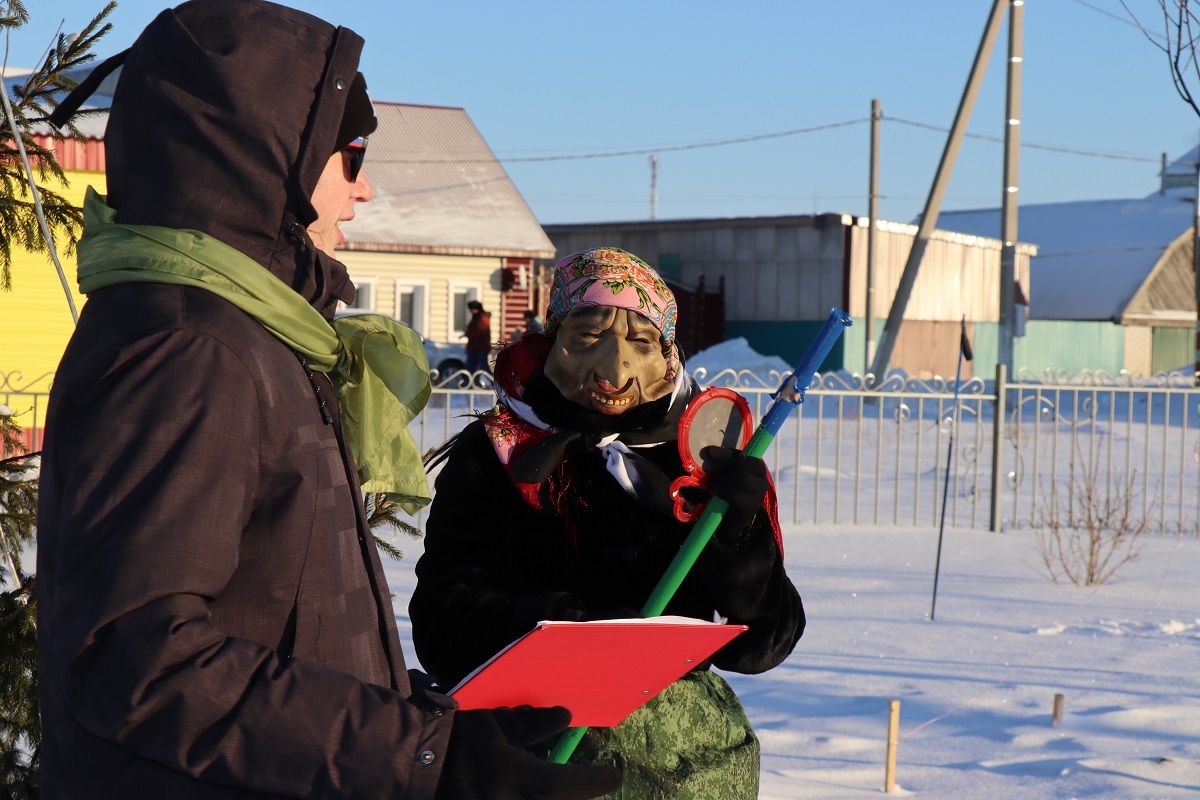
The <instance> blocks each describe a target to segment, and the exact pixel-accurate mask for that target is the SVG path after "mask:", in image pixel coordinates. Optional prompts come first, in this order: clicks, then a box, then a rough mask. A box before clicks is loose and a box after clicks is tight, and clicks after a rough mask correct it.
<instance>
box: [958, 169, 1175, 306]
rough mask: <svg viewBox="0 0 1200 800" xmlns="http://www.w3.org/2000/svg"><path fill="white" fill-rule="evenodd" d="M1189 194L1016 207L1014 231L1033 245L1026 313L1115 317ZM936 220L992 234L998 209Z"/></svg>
mask: <svg viewBox="0 0 1200 800" xmlns="http://www.w3.org/2000/svg"><path fill="white" fill-rule="evenodd" d="M1189 194H1190V191H1182V192H1181V191H1179V190H1174V191H1168V192H1167V193H1166V194H1163V195H1159V194H1152V195H1150V196H1148V197H1145V198H1141V199H1130V200H1077V201H1074V202H1066V203H1035V204H1030V205H1023V206H1021V207H1020V208H1019V209H1018V231H1019V233H1020V236H1021V238H1022V239H1025V240H1028V241H1032V242H1035V243H1036V244H1037V245H1038V247H1039V248H1040V251H1039V253H1038V257H1037V259H1036V260H1035V261H1034V262H1032V263H1031V265H1030V278H1029V281H1030V290H1031V293H1032V295H1033V305H1032V306H1030V309H1029V310H1030V316H1031V317H1032V318H1033V319H1063V320H1114V321H1119V320H1120V318H1121V315H1122V313H1123V312H1124V310H1125V307H1126V306H1127V305H1128V304H1129V301H1130V300H1132V299H1133V297H1134V295H1135V294H1137V291H1138V289H1139V288H1140V287H1141V285H1142V284H1143V283H1144V282H1145V281H1146V279H1147V278H1149V276H1150V273H1151V271H1152V270H1153V269H1154V265H1155V264H1157V263H1158V262H1159V260H1160V259H1161V258H1162V257H1163V255H1164V254H1165V253H1166V251H1167V249H1168V248H1169V247H1170V246H1171V244H1172V242H1174V241H1175V240H1176V239H1177V238H1178V237H1179V235H1180V234H1182V233H1183V232H1184V231H1186V230H1187V229H1188V227H1189V226H1190V225H1191V223H1192V214H1193V208H1192V203H1191V202H1190V201H1191V199H1192V198H1191V197H1190V196H1189ZM938 223H939V224H942V225H945V226H946V227H947V228H952V229H954V230H959V231H964V232H967V233H973V234H978V235H983V236H994V235H995V234H996V233H997V232H999V230H1000V210H999V209H995V208H990V209H978V210H972V211H943V212H942V214H941V216H940V217H938Z"/></svg>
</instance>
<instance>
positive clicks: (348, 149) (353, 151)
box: [342, 136, 367, 183]
mask: <svg viewBox="0 0 1200 800" xmlns="http://www.w3.org/2000/svg"><path fill="white" fill-rule="evenodd" d="M342 152H343V153H345V154H346V155H347V156H349V157H350V182H351V183H353V182H354V181H356V180H358V173H360V172H362V168H363V162H364V161H365V160H366V159H367V137H366V136H359V137H358V138H357V139H353V140H352V141H351V142H350V143H349V144H348V145H346V146H345V147H344V148H342Z"/></svg>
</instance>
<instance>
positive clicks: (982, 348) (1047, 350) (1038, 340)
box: [725, 317, 1191, 379]
mask: <svg viewBox="0 0 1200 800" xmlns="http://www.w3.org/2000/svg"><path fill="white" fill-rule="evenodd" d="M863 323H864V321H863V319H862V318H858V317H856V318H855V320H854V325H853V326H852V327H850V328H849V329H848V330H847V331H846V332H845V333H844V334H842V338H841V339H840V340H839V341H838V343H837V344H836V345H835V346H834V348H833V352H831V353H830V355H829V358H827V359H826V360H825V363H824V364H823V365H822V366H821V369H822V371H825V370H830V369H845V370H847V371H850V372H859V373H861V372H864V371H865V369H866V367H865V365H864V364H863V340H864V339H865V337H866V329H865V326H864V324H863ZM883 323H884V321H883V320H882V319H877V320H875V337H876V341H878V340H879V335H880V334H881V333H882V331H883ZM821 324H822V323H821V322H811V321H800V322H758V321H738V320H729V321H726V323H725V336H726V338H728V339H732V338H734V337H737V336H743V337H745V338H746V341H747V342H749V344H750V346H751V347H753V348H754V349H755V350H757V351H758V352H760V353H764V354H770V355H777V356H779V357H780V358H783V359H784V360H785V361H787V362H788V363H789V364H795V363H796V362H797V361H799V360H800V358H801V357H802V356H803V355H804V351H805V349H806V348H807V347H808V345H809V343H810V342H811V341H812V340H813V337H814V336H816V334H817V331H819V330H820V329H821ZM1160 331H1162V335H1161V337H1160ZM1154 333H1155V339H1154V359H1155V360H1154V364H1155V369H1156V370H1158V369H1177V368H1178V367H1180V366H1182V365H1183V364H1185V363H1187V359H1189V358H1191V349H1190V348H1191V343H1190V340H1187V341H1184V338H1185V337H1190V335H1191V331H1188V330H1187V329H1184V328H1180V329H1165V328H1163V329H1156V330H1155V332H1154ZM998 340H999V325H998V324H997V323H995V322H976V323H975V325H974V338H973V340H972V341H971V347H972V349H973V350H974V351H975V363H974V365H973V368H972V369H969V370H965V371H966V372H967V373H969V374H973V375H977V376H979V377H981V378H985V379H990V378H992V377H994V376H995V374H996V355H997V344H998ZM1160 340H1161V345H1160ZM953 346H954V342H949V343H947V347H953ZM1160 352H1161V356H1160ZM1013 356H1014V358H1013V360H1014V361H1015V365H1016V369H1017V370H1018V371H1019V370H1021V369H1022V368H1025V369H1029V370H1032V371H1033V372H1034V374H1035V375H1039V376H1040V375H1041V374H1042V372H1043V371H1044V370H1045V369H1047V368H1050V369H1056V370H1065V371H1066V372H1067V374H1069V375H1074V374H1076V373H1078V372H1080V371H1081V370H1085V369H1088V370H1105V371H1108V372H1114V373H1115V372H1119V371H1120V370H1121V369H1122V368H1123V367H1124V364H1125V335H1124V331H1123V329H1122V328H1121V326H1120V325H1116V324H1114V323H1111V322H1069V321H1059V320H1030V321H1029V322H1028V323H1027V325H1026V329H1025V336H1022V337H1019V338H1017V339H1016V342H1015V345H1014V353H1013ZM1160 358H1161V359H1162V363H1163V364H1164V365H1166V364H1168V363H1169V362H1171V363H1173V362H1174V361H1179V363H1178V364H1173V365H1172V366H1160V365H1159V360H1160Z"/></svg>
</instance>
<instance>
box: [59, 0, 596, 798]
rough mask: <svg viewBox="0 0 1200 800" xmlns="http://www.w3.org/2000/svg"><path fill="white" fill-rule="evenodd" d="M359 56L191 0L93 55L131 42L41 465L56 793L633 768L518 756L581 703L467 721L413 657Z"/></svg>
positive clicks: (265, 15) (401, 441) (550, 778)
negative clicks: (384, 527)
mask: <svg viewBox="0 0 1200 800" xmlns="http://www.w3.org/2000/svg"><path fill="white" fill-rule="evenodd" d="M362 45H363V41H362V39H361V38H359V37H358V36H357V35H356V34H355V33H354V32H353V31H350V30H347V29H346V28H335V27H334V26H332V25H329V24H328V23H326V22H323V21H322V20H320V19H317V18H316V17H313V16H310V15H308V14H304V13H301V12H298V11H294V10H291V9H287V8H284V7H282V6H277V5H274V4H272V3H267V2H263V1H262V0H197V2H191V3H186V4H184V5H181V6H179V7H178V8H177V9H173V10H167V11H164V12H162V13H161V14H159V15H158V17H156V18H155V19H154V21H153V22H151V23H150V25H149V26H148V27H147V28H146V30H145V31H144V32H143V33H142V34H141V35H140V36H139V37H138V39H137V40H136V41H135V42H134V44H133V45H132V47H131V48H130V49H129V50H128V51H127V52H126V53H122V54H121V55H120V56H118V57H114V59H110V61H108V62H105V64H104V65H102V66H101V67H100V68H98V71H97V73H96V75H98V76H100V77H102V76H103V74H105V73H104V69H105V67H109V68H111V67H113V66H115V65H116V63H118V61H117V59H124V68H123V71H122V73H121V76H120V81H119V82H118V84H117V89H116V94H115V96H114V98H113V104H112V110H111V113H110V115H109V120H108V128H107V132H106V135H105V144H106V146H107V148H108V162H107V179H108V189H109V193H110V194H109V196H108V197H107V198H102V197H99V196H98V195H95V194H94V193H90V194H89V197H88V199H87V203H86V206H85V212H84V214H85V229H84V236H83V238H82V240H81V241H80V244H79V270H80V288H81V290H82V291H83V292H85V293H86V294H88V301H87V304H86V305H85V306H84V308H83V313H82V315H81V318H80V321H79V327H78V329H77V331H76V333H75V335H74V336H73V337H72V338H71V341H70V343H69V345H68V347H67V350H66V353H65V354H64V356H63V359H62V363H61V364H60V366H59V369H58V373H57V375H56V377H55V381H54V387H53V390H52V392H51V399H50V408H49V419H48V422H47V426H46V437H45V447H44V455H43V461H42V474H41V497H40V507H39V521H38V551H37V552H38V658H39V665H38V674H39V677H40V705H41V720H42V732H43V735H42V743H41V744H42V747H41V767H42V773H41V775H42V784H41V797H42V798H44V800H59V799H60V798H62V799H68V798H69V799H70V800H76V799H77V798H89V800H106V799H108V798H112V799H113V800H115V799H116V798H123V799H131V798H171V800H197V799H198V798H205V799H206V800H224V799H226V798H230V799H232V798H240V799H242V800H251V799H253V798H262V800H266V798H280V797H292V798H300V797H313V798H316V797H321V798H334V797H337V798H405V799H406V800H428V799H429V798H435V800H464V799H466V800H474V799H475V798H506V799H508V800H516V799H517V798H533V797H537V798H559V800H568V799H569V798H586V797H593V796H595V795H597V794H602V793H604V792H606V791H613V790H614V789H615V788H616V786H617V784H618V783H619V776H618V775H616V774H615V773H614V772H613V771H611V770H608V771H606V772H605V773H602V772H599V771H596V770H594V769H592V768H587V767H578V766H574V767H562V766H556V765H550V764H546V763H544V762H539V761H537V760H535V759H534V758H533V757H532V756H529V755H527V754H526V753H525V752H524V751H523V750H522V749H521V746H522V745H525V744H526V743H528V742H529V741H530V740H531V739H532V740H536V739H540V738H544V737H545V736H547V735H552V734H553V733H555V732H557V730H560V729H562V727H563V726H564V725H565V724H566V722H567V718H568V716H569V715H568V714H567V712H566V711H565V710H563V709H528V708H526V709H512V710H500V711H494V710H483V711H458V710H457V707H456V704H455V702H454V701H453V700H451V699H450V698H447V697H444V696H442V695H438V694H435V693H432V692H428V691H424V690H422V689H421V688H419V687H418V685H417V684H415V683H414V682H415V681H416V680H417V677H418V676H410V674H409V673H408V671H407V670H406V668H405V663H404V656H403V654H402V653H401V650H400V640H399V638H398V636H397V632H396V620H395V612H394V611H393V608H392V601H391V596H390V593H389V591H388V586H387V581H386V579H385V576H384V571H383V567H382V566H381V564H380V559H379V553H378V551H377V549H376V547H375V544H374V540H373V538H372V535H371V530H370V527H369V525H368V523H367V517H366V513H365V511H364V506H363V500H362V495H361V493H360V487H359V485H360V483H362V482H363V481H365V480H367V479H368V478H367V476H370V481H371V482H372V484H373V483H374V482H375V481H376V479H379V478H381V477H382V475H383V473H380V472H376V471H375V468H376V467H382V468H385V469H386V468H390V467H395V466H397V464H400V463H402V462H404V461H405V459H406V458H415V466H416V472H415V477H414V475H413V474H411V473H410V474H409V475H408V477H409V478H411V479H412V483H411V485H410V486H409V487H408V492H407V494H405V495H404V497H405V498H407V499H402V500H401V501H400V502H404V503H410V505H409V506H408V507H419V505H420V502H421V500H420V498H421V495H422V494H423V495H424V496H425V500H426V501H427V499H428V489H427V486H425V485H424V484H425V481H424V478H423V472H421V471H420V468H419V465H420V458H419V453H417V452H416V448H415V445H413V443H412V441H411V439H408V440H405V438H404V437H405V436H407V433H406V430H405V425H404V423H406V422H407V421H408V419H411V416H412V415H413V414H414V413H416V412H417V411H419V410H420V408H421V407H422V406H423V404H424V402H425V400H426V398H427V397H428V394H429V383H428V372H427V366H428V365H427V364H426V363H425V358H424V353H423V350H422V348H421V343H420V340H419V338H417V337H416V336H415V334H412V333H411V332H408V333H405V332H404V331H405V329H403V327H402V326H400V325H398V324H391V325H389V324H388V323H389V322H390V320H388V319H387V318H383V319H384V320H385V321H384V322H379V321H378V320H379V318H371V317H352V318H348V319H347V320H345V321H343V320H338V321H336V322H335V323H333V324H331V323H330V322H329V320H331V319H332V318H333V316H334V311H335V310H336V308H337V303H338V301H339V300H341V301H345V302H349V301H352V300H353V299H354V291H355V290H354V285H353V284H352V283H351V281H350V280H349V278H348V277H347V274H346V269H345V267H344V266H343V265H342V264H341V263H339V262H338V261H337V259H336V258H335V257H334V248H335V247H336V246H337V245H338V244H339V243H340V242H341V241H342V235H341V231H340V230H339V228H338V225H339V223H340V222H341V221H343V220H348V219H350V218H352V217H353V216H354V206H355V203H357V202H363V201H366V200H368V199H370V196H371V187H370V184H369V183H368V182H367V179H366V175H365V173H363V171H362V164H363V155H364V153H365V147H366V141H365V137H366V136H367V135H369V134H370V133H371V132H372V131H373V130H374V128H375V125H376V120H375V116H374V113H373V110H372V107H371V103H370V101H369V99H368V98H367V94H366V83H365V81H364V80H363V77H362V75H361V74H360V73H358V60H359V53H360V51H361V49H362ZM96 79H97V80H98V79H99V78H96ZM92 85H94V81H93V80H92V79H89V80H87V81H85V82H84V83H83V84H81V86H80V88H79V91H77V92H74V93H72V94H71V95H70V96H69V97H68V98H67V99H66V100H64V102H63V104H62V108H63V109H70V107H71V106H72V105H73V104H74V105H75V106H76V107H77V106H78V103H79V102H82V101H83V100H84V99H86V96H87V94H88V93H89V92H90V87H91V86H92ZM62 113H69V111H63V112H62ZM56 118H57V115H56ZM343 322H345V323H346V324H345V325H343V324H342V323H343ZM353 331H358V332H360V333H362V334H363V335H364V336H367V335H369V336H371V337H372V339H371V346H370V347H369V348H368V347H362V340H361V339H359V340H355V339H353V338H352V337H350V336H349V334H350V333H351V332H353ZM385 376H386V378H387V379H388V380H386V381H381V380H380V379H381V378H383V377H385ZM393 379H394V380H393ZM348 387H349V388H348ZM358 392H362V393H364V394H357V393H358ZM358 412H362V413H361V414H360V413H358ZM373 414H374V416H373ZM380 417H384V418H385V419H384V422H386V424H384V423H383V422H380ZM396 420H400V421H401V424H400V425H399V426H398V428H399V432H398V433H396V432H395V431H396V429H397V426H396V425H395V422H396ZM389 428H390V429H391V431H392V432H390V433H389ZM381 444H386V445H387V447H385V448H384V449H385V450H387V451H388V452H389V453H391V454H392V455H394V456H396V457H395V458H375V456H378V455H379V450H378V446H379V445H381ZM406 453H407V456H406V455H405V454H406ZM364 467H370V469H367V470H365V471H364V470H363V468H364ZM391 477H396V476H394V475H393V476H391ZM388 485H389V486H392V487H393V488H398V486H399V485H398V484H393V483H392V482H390V481H389V484H388ZM374 491H384V490H383V489H374ZM389 494H391V492H390V491H389ZM397 496H399V495H397ZM410 501H411V502H410Z"/></svg>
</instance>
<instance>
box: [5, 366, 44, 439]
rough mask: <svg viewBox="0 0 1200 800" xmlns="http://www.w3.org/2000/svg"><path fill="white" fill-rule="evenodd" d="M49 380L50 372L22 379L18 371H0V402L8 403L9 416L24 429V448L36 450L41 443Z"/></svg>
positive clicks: (21, 374)
mask: <svg viewBox="0 0 1200 800" xmlns="http://www.w3.org/2000/svg"><path fill="white" fill-rule="evenodd" d="M53 380H54V373H52V372H47V373H45V374H44V375H41V376H39V377H37V378H33V379H29V378H26V377H25V373H23V372H21V371H19V370H15V371H13V372H0V404H3V405H5V406H8V408H9V409H10V410H11V412H12V416H13V419H14V420H16V423H17V424H18V425H19V426H21V428H22V429H23V430H24V432H25V441H24V442H23V444H24V446H25V449H26V450H38V449H40V448H41V446H42V428H43V427H45V423H46V406H47V401H48V400H49V398H50V383H51V382H52V381H53ZM0 449H2V448H0ZM0 455H4V454H3V453H0Z"/></svg>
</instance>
